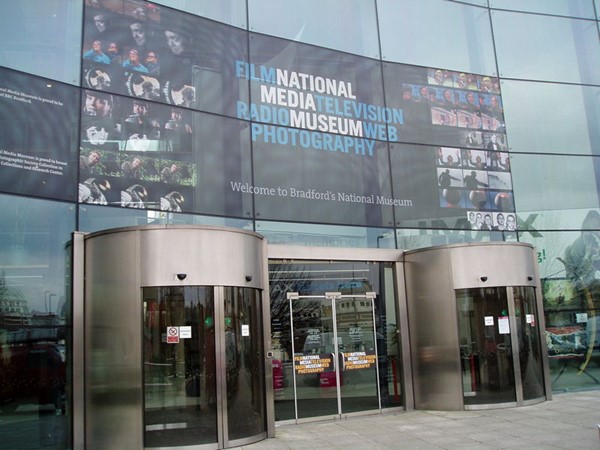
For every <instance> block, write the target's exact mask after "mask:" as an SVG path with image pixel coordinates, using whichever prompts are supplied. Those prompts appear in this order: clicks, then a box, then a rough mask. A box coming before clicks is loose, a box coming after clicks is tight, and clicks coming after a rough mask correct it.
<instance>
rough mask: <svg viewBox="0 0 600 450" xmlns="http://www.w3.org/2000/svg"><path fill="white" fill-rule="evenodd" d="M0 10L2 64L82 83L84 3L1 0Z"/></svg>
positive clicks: (73, 82) (56, 78)
mask: <svg viewBox="0 0 600 450" xmlns="http://www.w3.org/2000/svg"><path fill="white" fill-rule="evenodd" d="M0 9H1V10H2V14H1V15H0V42H2V49H0V65H1V66H5V67H10V68H13V69H17V70H21V71H24V72H29V73H32V74H34V75H40V76H43V77H47V78H50V79H53V80H59V81H64V82H65V83H69V84H73V85H77V84H78V83H79V70H80V67H81V66H80V62H79V55H80V54H81V53H80V51H79V49H80V48H81V26H80V25H75V24H81V19H82V15H83V2H68V1H67V2H65V1H63V0H47V1H44V4H43V6H41V5H39V4H37V3H30V2H12V1H10V0H1V1H0ZM65 24H72V25H73V26H67V27H65Z"/></svg>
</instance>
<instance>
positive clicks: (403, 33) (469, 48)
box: [377, 0, 496, 75]
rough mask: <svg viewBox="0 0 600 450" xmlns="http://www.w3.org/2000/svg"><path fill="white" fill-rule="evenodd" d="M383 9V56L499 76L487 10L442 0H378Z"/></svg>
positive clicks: (413, 62) (384, 57)
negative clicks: (416, 0)
mask: <svg viewBox="0 0 600 450" xmlns="http://www.w3.org/2000/svg"><path fill="white" fill-rule="evenodd" d="M377 12H378V17H379V22H380V25H379V26H380V33H381V49H382V53H383V59H385V60H387V61H396V62H403V63H407V64H416V65H420V66H428V67H444V68H447V69H453V70H461V71H465V72H472V73H484V74H489V75H496V62H495V60H494V46H493V43H492V31H491V26H490V19H489V15H488V10H487V9H485V8H478V7H476V6H470V5H464V4H460V3H454V2H447V1H442V0H426V1H420V2H415V1H412V0H378V1H377ZM432 30H435V31H432ZM444 39H448V41H446V44H449V43H450V42H451V44H449V45H446V44H445V43H444ZM399 43H404V45H399Z"/></svg>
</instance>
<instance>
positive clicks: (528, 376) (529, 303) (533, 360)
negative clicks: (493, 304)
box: [512, 287, 544, 400]
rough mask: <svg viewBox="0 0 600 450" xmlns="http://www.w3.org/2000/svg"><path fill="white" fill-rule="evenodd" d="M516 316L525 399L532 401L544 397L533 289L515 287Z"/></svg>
mask: <svg viewBox="0 0 600 450" xmlns="http://www.w3.org/2000/svg"><path fill="white" fill-rule="evenodd" d="M512 289H513V297H514V300H515V316H516V319H517V339H518V340H519V359H520V364H521V382H522V386H523V399H524V400H532V399H536V398H541V397H543V396H544V373H543V369H542V353H541V347H540V333H539V322H538V320H539V319H538V314H537V308H536V304H535V291H534V288H532V287H514V288H512Z"/></svg>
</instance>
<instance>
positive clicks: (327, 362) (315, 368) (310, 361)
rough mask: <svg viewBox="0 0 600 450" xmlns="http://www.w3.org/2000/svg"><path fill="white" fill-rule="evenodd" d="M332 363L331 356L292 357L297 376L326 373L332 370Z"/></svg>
mask: <svg viewBox="0 0 600 450" xmlns="http://www.w3.org/2000/svg"><path fill="white" fill-rule="evenodd" d="M332 362H333V360H332V358H331V354H323V355H297V356H294V368H295V370H296V374H298V375H308V374H313V373H323V372H327V371H329V370H331V369H332V368H333V366H332Z"/></svg>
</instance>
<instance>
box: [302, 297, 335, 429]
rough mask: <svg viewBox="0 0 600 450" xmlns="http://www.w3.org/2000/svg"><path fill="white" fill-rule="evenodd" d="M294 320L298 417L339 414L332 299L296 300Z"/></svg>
mask: <svg viewBox="0 0 600 450" xmlns="http://www.w3.org/2000/svg"><path fill="white" fill-rule="evenodd" d="M291 320H292V327H293V329H294V341H293V348H294V350H293V354H294V360H293V362H294V370H295V372H296V401H297V407H298V417H297V418H298V419H303V418H306V417H319V416H326V415H332V414H338V403H337V381H336V376H337V374H336V365H337V364H336V362H335V339H334V334H333V333H334V329H333V327H334V325H333V312H332V307H331V300H324V299H300V300H295V301H294V302H293V304H292V311H291Z"/></svg>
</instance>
